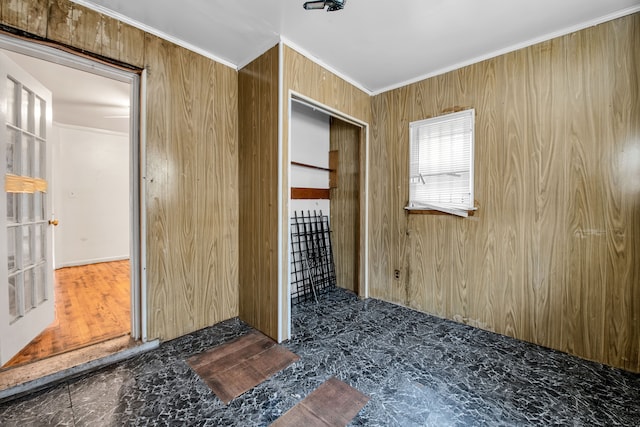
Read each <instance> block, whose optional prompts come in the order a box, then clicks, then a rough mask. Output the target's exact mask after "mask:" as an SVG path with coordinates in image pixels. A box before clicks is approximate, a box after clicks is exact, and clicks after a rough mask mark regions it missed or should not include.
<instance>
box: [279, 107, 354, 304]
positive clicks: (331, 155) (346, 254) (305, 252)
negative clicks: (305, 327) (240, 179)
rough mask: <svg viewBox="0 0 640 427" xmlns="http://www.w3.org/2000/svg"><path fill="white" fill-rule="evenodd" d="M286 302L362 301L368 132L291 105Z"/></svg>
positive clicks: (342, 119)
mask: <svg viewBox="0 0 640 427" xmlns="http://www.w3.org/2000/svg"><path fill="white" fill-rule="evenodd" d="M290 112H291V113H290V129H289V131H290V169H289V170H290V174H289V185H290V194H289V212H288V215H289V245H288V246H289V247H288V252H289V253H288V257H289V302H290V304H291V305H293V306H295V305H296V304H297V303H300V302H304V301H314V302H315V301H317V302H318V304H322V303H323V302H322V294H324V293H326V292H327V291H329V290H330V289H333V288H334V287H338V288H342V289H345V290H347V291H350V292H353V293H355V294H356V295H357V296H359V297H366V296H367V295H366V285H365V283H366V280H365V273H364V272H365V266H364V264H365V259H366V258H365V248H366V243H365V236H366V233H365V225H366V200H365V199H366V191H365V183H366V127H365V125H363V124H360V123H357V122H355V121H353V120H350V119H349V118H347V117H344V116H341V115H340V114H337V113H336V112H333V111H330V110H327V109H325V108H323V107H322V106H319V105H316V104H314V103H313V102H312V101H308V100H305V99H300V98H297V97H295V96H292V97H291V103H290Z"/></svg>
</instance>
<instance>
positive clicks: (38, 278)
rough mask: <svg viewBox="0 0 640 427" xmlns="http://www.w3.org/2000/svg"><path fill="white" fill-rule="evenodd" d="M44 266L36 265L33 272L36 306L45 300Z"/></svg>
mask: <svg viewBox="0 0 640 427" xmlns="http://www.w3.org/2000/svg"><path fill="white" fill-rule="evenodd" d="M45 266H46V264H40V265H38V266H37V267H36V268H35V270H34V275H35V297H36V300H35V302H36V306H38V305H40V304H42V303H43V302H45V301H46V300H47V282H46V278H45Z"/></svg>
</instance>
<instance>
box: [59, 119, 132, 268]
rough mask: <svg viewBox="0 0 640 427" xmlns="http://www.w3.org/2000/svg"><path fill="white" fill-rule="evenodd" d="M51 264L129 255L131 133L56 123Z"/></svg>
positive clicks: (88, 261)
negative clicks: (129, 134) (53, 227)
mask: <svg viewBox="0 0 640 427" xmlns="http://www.w3.org/2000/svg"><path fill="white" fill-rule="evenodd" d="M51 143H52V147H53V177H52V180H53V182H52V187H53V212H54V214H55V216H56V218H58V219H59V221H60V224H59V225H58V226H57V227H56V228H55V229H54V257H55V267H56V268H61V267H68V266H72V265H84V264H92V263H95V262H104V261H113V260H118V259H127V258H129V235H130V232H129V137H128V135H127V134H123V133H115V132H109V131H103V130H100V129H92V128H85V127H77V126H69V125H63V124H57V123H54V126H53V135H52V138H51Z"/></svg>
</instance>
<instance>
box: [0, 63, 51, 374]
mask: <svg viewBox="0 0 640 427" xmlns="http://www.w3.org/2000/svg"><path fill="white" fill-rule="evenodd" d="M0 78H1V79H2V81H1V82H0V124H1V129H0V176H1V183H2V188H3V189H4V193H3V194H2V197H0V366H2V365H4V364H5V363H6V362H8V361H9V360H10V359H11V358H12V357H13V356H14V355H15V354H16V353H18V352H19V351H20V350H21V349H22V348H24V347H25V346H26V345H27V344H29V342H30V341H31V340H33V339H34V338H35V337H36V336H37V335H38V334H39V333H40V332H42V330H44V329H45V328H46V327H47V326H48V325H49V324H50V323H51V322H53V320H54V301H53V298H54V292H53V267H52V265H53V264H52V259H51V258H52V251H51V236H52V232H51V226H50V222H49V218H50V217H49V213H50V212H51V211H50V207H51V200H50V199H51V198H50V197H49V193H47V183H48V181H49V180H48V178H47V177H49V176H50V167H48V165H49V164H50V162H49V159H50V151H51V150H50V149H49V146H48V144H47V133H48V131H49V129H50V124H51V92H50V91H49V90H47V89H46V88H45V87H44V86H42V84H40V83H39V82H38V81H37V80H35V79H34V78H33V77H32V76H31V75H29V74H28V73H27V72H26V71H24V70H23V69H22V68H20V67H18V66H17V65H16V64H15V63H14V62H12V61H11V60H10V59H9V58H7V57H6V56H5V55H3V54H2V53H0ZM54 223H55V222H54Z"/></svg>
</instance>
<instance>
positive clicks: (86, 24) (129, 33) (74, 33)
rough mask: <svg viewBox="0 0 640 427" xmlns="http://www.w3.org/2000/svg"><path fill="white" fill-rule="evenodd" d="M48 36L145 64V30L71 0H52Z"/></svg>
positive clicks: (125, 60) (69, 43) (110, 55)
mask: <svg viewBox="0 0 640 427" xmlns="http://www.w3.org/2000/svg"><path fill="white" fill-rule="evenodd" d="M49 15H50V22H49V25H48V26H47V35H46V36H47V37H48V38H49V39H51V40H53V41H57V42H59V43H63V44H65V45H68V46H72V47H74V48H77V49H81V50H83V51H86V52H91V53H94V54H97V55H101V56H104V57H106V58H111V59H115V60H118V61H121V62H125V63H128V64H131V65H134V66H136V67H142V66H143V65H144V39H145V38H144V36H145V33H144V32H143V31H142V30H139V29H137V28H134V27H132V26H130V25H127V24H124V23H122V22H120V21H117V20H115V19H113V18H110V17H108V16H105V15H102V14H100V13H98V12H95V11H93V10H91V9H88V8H86V7H83V6H81V5H78V4H75V3H71V2H69V1H68V0H50V5H49Z"/></svg>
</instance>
